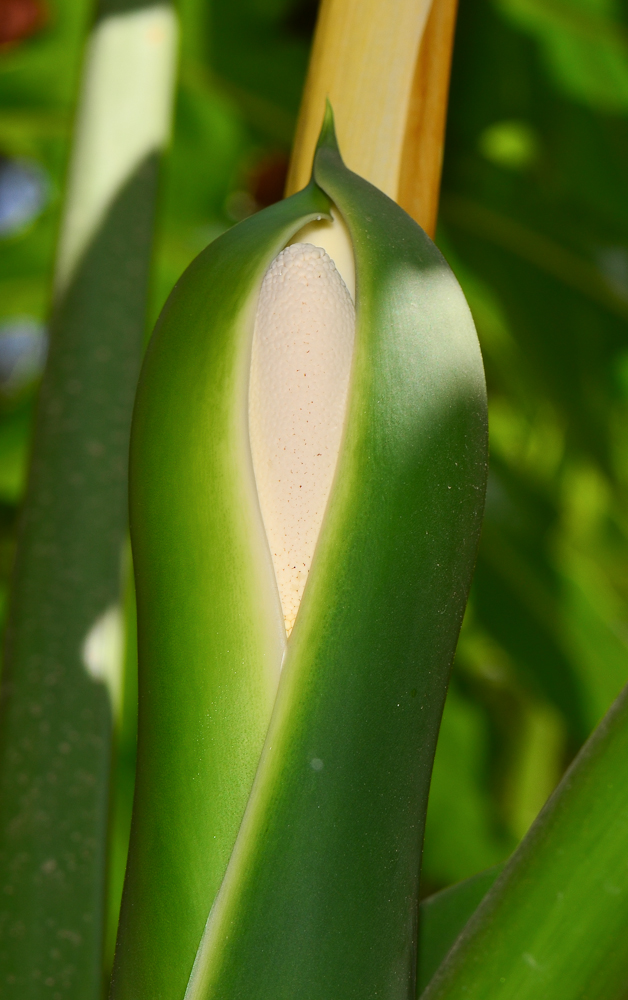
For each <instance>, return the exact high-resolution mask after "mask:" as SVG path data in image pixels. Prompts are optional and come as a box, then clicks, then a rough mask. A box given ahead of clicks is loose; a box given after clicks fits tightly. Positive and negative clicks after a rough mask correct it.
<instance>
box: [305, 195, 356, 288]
mask: <svg viewBox="0 0 628 1000" xmlns="http://www.w3.org/2000/svg"><path fill="white" fill-rule="evenodd" d="M330 214H331V222H328V221H327V220H325V219H321V220H320V221H317V222H308V224H307V226H303V229H299V231H298V233H296V235H295V236H294V237H293V238H292V240H291V241H290V242H291V244H292V243H313V244H314V246H315V247H322V248H323V250H325V251H326V253H327V254H328V255H329V256H330V257H331V259H332V260H333V262H334V264H335V265H336V270H337V271H339V272H340V277H341V278H342V280H343V281H344V283H345V285H346V286H347V289H348V291H349V295H350V296H351V298H352V299H353V301H354V302H355V260H354V257H353V247H352V246H351V237H350V236H349V230H348V229H347V226H346V224H345V221H344V219H343V218H342V216H341V214H340V212H339V211H338V209H336V208H332V209H331V213H330Z"/></svg>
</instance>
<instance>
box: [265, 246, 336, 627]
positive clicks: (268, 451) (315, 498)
mask: <svg viewBox="0 0 628 1000" xmlns="http://www.w3.org/2000/svg"><path fill="white" fill-rule="evenodd" d="M354 336H355V309H354V306H353V301H352V299H351V296H350V295H349V292H348V291H347V288H346V286H345V283H344V281H343V280H342V278H341V277H340V274H339V273H338V271H337V270H336V266H335V264H334V262H333V261H332V260H331V259H330V257H329V255H328V254H327V253H325V251H324V250H323V249H321V248H320V247H315V246H313V245H312V244H310V243H294V244H292V246H289V247H287V248H286V249H285V250H283V251H282V252H281V253H280V254H279V255H278V256H277V257H276V258H275V260H274V261H273V262H272V264H271V266H270V267H269V269H268V271H267V272H266V274H265V275H264V281H263V282H262V287H261V291H260V295H259V301H258V305H257V315H256V317H255V332H254V334H253V351H252V357H251V382H250V387H249V427H250V434H251V452H252V455H253V468H254V469H255V481H256V483H257V492H258V495H259V500H260V506H261V508H262V516H263V518H264V526H265V528H266V534H267V536H268V542H269V545H270V551H271V554H272V557H273V564H274V566H275V573H276V574H277V583H278V586H279V596H280V598H281V604H282V608H283V613H284V619H285V623H286V631H287V633H288V635H289V634H290V632H291V631H292V626H293V625H294V620H295V618H296V614H297V611H298V609H299V604H300V601H301V597H302V596H303V588H304V587H305V581H306V579H307V575H308V573H309V569H310V565H311V563H312V556H313V555H314V549H315V547H316V542H317V539H318V533H319V531H320V527H321V524H322V521H323V514H324V513H325V506H326V504H327V498H328V497H329V491H330V489H331V484H332V479H333V475H334V471H335V469H336V463H337V460H338V452H339V450H340V439H341V436H342V429H343V425H344V416H345V410H346V403H347V390H348V388H349V375H350V372H351V358H352V355H353V341H354Z"/></svg>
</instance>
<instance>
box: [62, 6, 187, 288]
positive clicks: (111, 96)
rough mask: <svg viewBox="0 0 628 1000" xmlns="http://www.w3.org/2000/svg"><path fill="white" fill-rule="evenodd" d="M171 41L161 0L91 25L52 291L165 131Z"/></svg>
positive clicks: (170, 18) (169, 12) (172, 27)
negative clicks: (93, 26)
mask: <svg viewBox="0 0 628 1000" xmlns="http://www.w3.org/2000/svg"><path fill="white" fill-rule="evenodd" d="M176 43H177V21H176V15H175V13H174V11H173V9H172V7H170V5H169V4H163V3H159V4H155V5H154V6H150V7H143V8H141V9H140V10H138V11H131V12H129V13H122V14H114V15H112V16H110V17H106V18H103V20H101V21H99V22H98V24H97V25H96V27H95V28H94V31H93V32H92V36H91V38H90V40H89V43H88V46H87V52H86V57H85V69H84V79H83V86H82V89H81V93H82V97H81V104H80V107H79V109H78V116H77V122H76V131H75V141H74V148H73V150H72V159H71V163H70V175H69V183H68V190H67V196H66V206H65V212H64V217H63V222H62V225H61V235H60V241H59V250H58V254H57V269H56V274H55V291H56V294H57V295H59V294H60V293H61V292H63V290H64V289H65V288H66V287H67V285H68V283H69V281H70V279H71V277H72V274H73V273H74V270H75V268H76V266H77V264H78V262H79V261H80V258H81V256H82V254H83V252H84V251H85V249H86V248H87V246H88V245H89V243H90V241H91V239H92V237H93V236H94V234H95V233H96V231H97V229H98V227H99V225H100V223H101V222H102V221H103V219H104V217H105V215H106V212H107V209H108V208H109V206H110V205H111V203H112V202H113V200H114V198H115V196H116V195H117V193H118V192H119V191H120V190H121V188H122V187H123V186H124V184H125V182H126V181H127V180H129V178H130V177H131V176H132V174H133V173H134V171H135V170H136V169H137V167H138V166H139V165H140V163H141V162H142V161H143V160H144V159H145V158H146V157H147V156H148V155H149V154H150V153H152V152H156V151H157V150H159V149H160V148H161V147H162V146H163V145H164V143H165V142H166V140H167V138H168V133H169V127H170V111H171V102H172V91H173V84H174V71H175V55H176Z"/></svg>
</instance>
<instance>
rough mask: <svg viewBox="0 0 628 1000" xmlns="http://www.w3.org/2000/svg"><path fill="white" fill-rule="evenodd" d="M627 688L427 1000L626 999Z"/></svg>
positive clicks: (444, 967) (442, 970) (429, 990)
mask: <svg viewBox="0 0 628 1000" xmlns="http://www.w3.org/2000/svg"><path fill="white" fill-rule="evenodd" d="M627 760H628V689H626V690H625V691H624V692H623V694H622V695H621V696H620V697H619V698H618V699H617V701H616V702H615V704H614V706H613V708H612V709H611V710H610V712H609V713H608V715H607V716H606V718H605V719H604V720H603V722H602V723H601V724H600V726H599V727H598V728H597V730H596V731H595V733H594V734H593V736H592V737H591V738H590V739H589V740H588V742H587V743H586V744H585V746H584V748H583V750H582V751H581V752H580V754H579V755H578V757H577V758H576V760H575V762H574V763H573V765H572V766H571V768H570V769H569V771H568V772H567V774H566V775H565V777H564V778H563V780H562V782H561V784H560V785H559V787H558V789H557V790H556V792H555V793H554V795H553V796H552V797H551V798H550V800H549V802H548V804H547V805H546V806H545V808H544V809H543V811H542V812H541V814H540V816H539V818H538V819H537V821H536V822H535V823H534V825H533V826H532V828H531V829H530V832H529V833H528V835H527V836H526V837H525V839H524V840H523V841H522V843H521V845H520V847H519V848H518V849H517V851H516V852H515V853H514V855H513V857H512V859H511V860H510V862H509V863H508V864H507V866H506V868H505V869H504V872H503V875H502V877H501V878H500V879H499V882H498V883H497V884H496V885H495V887H494V888H493V889H492V890H491V891H490V892H489V894H488V895H487V897H486V898H485V900H484V901H483V902H482V904H481V905H480V907H479V908H478V910H477V911H476V913H475V914H474V916H473V917H472V919H471V920H470V921H469V923H468V925H467V927H466V928H465V930H464V932H463V934H462V935H461V937H460V938H459V940H458V942H457V943H456V945H455V947H454V949H453V950H452V951H451V953H450V954H449V956H448V957H447V959H446V960H445V962H444V963H443V964H442V966H441V967H440V969H439V970H438V972H437V974H436V976H435V977H434V979H433V980H432V982H431V983H430V985H429V986H428V987H427V989H426V991H425V993H424V994H423V997H422V1000H454V998H457V997H464V998H465V1000H474V998H477V1000H480V998H485V997H487V996H490V997H491V1000H511V998H512V997H517V1000H533V998H535V1000H536V998H538V997H541V996H542V997H543V998H544V1000H581V998H582V997H587V1000H622V998H623V997H625V994H626V983H627V982H628V952H627V951H626V948H625V946H624V944H625V930H626V926H627V924H628V865H627V864H626V843H627V842H628V794H627V793H626V787H627V765H626V761H627Z"/></svg>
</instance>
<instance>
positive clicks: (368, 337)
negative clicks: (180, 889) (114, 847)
mask: <svg viewBox="0 0 628 1000" xmlns="http://www.w3.org/2000/svg"><path fill="white" fill-rule="evenodd" d="M314 178H315V180H316V182H317V183H318V184H319V185H320V187H322V188H323V189H324V190H325V191H326V193H327V194H328V195H329V197H330V198H331V199H332V200H333V202H334V203H335V205H336V207H337V208H338V209H339V210H340V212H341V213H342V215H343V216H344V219H345V221H346V223H347V225H348V227H349V231H350V234H351V238H352V242H353V248H354V252H355V258H356V275H357V296H356V298H357V301H356V307H357V326H356V346H355V356H354V368H353V373H352V382H351V387H350V391H349V403H348V413H347V423H346V429H345V437H344V440H343V443H342V446H341V452H340V457H339V464H338V468H337V472H336V478H335V482H334V486H333V488H332V493H331V497H330V501H329V505H328V509H327V512H326V515H325V520H324V522H323V526H322V530H321V536H320V539H319V542H318V546H317V550H316V553H315V556H314V561H313V564H312V568H311V570H310V575H309V578H308V582H307V584H306V588H305V592H304V595H303V600H302V604H301V608H300V610H299V614H298V616H297V620H296V623H295V626H294V630H293V632H292V635H291V637H290V640H289V642H288V648H287V654H286V659H285V663H284V668H283V672H282V677H281V682H280V686H279V692H278V696H277V702H276V705H275V709H274V712H273V718H272V721H271V725H270V728H269V732H268V736H267V739H266V743H265V747H264V752H263V755H262V759H261V762H260V767H259V769H258V772H257V776H256V780H255V784H254V787H253V792H252V794H251V798H250V800H249V804H248V807H247V812H246V814H245V818H244V821H243V824H242V827H241V829H240V832H239V835H238V840H237V842H236V847H235V850H234V853H233V855H232V858H231V861H230V863H229V867H228V869H227V874H226V877H225V879H224V882H223V885H222V887H221V891H220V894H219V896H218V898H217V901H216V904H215V906H214V909H213V912H212V914H211V916H210V918H209V920H208V924H207V927H206V931H205V935H204V940H203V942H202V944H201V948H200V949H199V954H198V957H197V962H196V965H195V970H194V974H193V977H192V980H191V982H190V985H189V987H188V991H187V993H186V998H187V1000H245V998H246V1000H295V998H298V1000H349V998H355V1000H358V998H359V1000H370V998H373V1000H375V998H376V997H377V998H382V997H385V998H386V1000H407V998H409V997H413V996H414V990H415V980H416V924H417V915H418V882H419V866H420V853H421V843H422V837H423V825H424V820H425V809H426V804H427V793H428V788H429V781H430V773H431V767H432V759H433V753H434V748H435V743H436V736H437V731H438V725H439V721H440V716H441V710H442V705H443V701H444V697H445V690H446V685H447V678H448V673H449V668H450V664H451V660H452V657H453V653H454V649H455V644H456V639H457V635H458V630H459V626H460V621H461V618H462V614H463V610H464V606H465V601H466V596H467V591H468V587H469V583H470V578H471V572H472V568H473V563H474V559H475V553H476V548H477V542H478V536H479V529H480V520H481V513H482V509H483V501H484V489H485V478H486V438H487V434H486V400H485V386H484V377H483V370H482V362H481V357H480V351H479V347H478V344H477V338H476V335H475V330H474V327H473V322H472V320H471V316H470V314H469V311H468V308H467V305H466V303H465V301H464V297H463V295H462V292H461V291H460V288H459V286H458V284H457V282H456V280H455V278H454V276H453V274H452V273H451V271H450V269H449V267H448V266H447V264H446V262H445V261H444V259H443V258H442V256H441V254H440V253H439V252H438V250H437V249H436V247H435V246H434V245H433V244H432V243H431V241H430V240H429V239H428V237H427V236H426V235H425V234H424V233H423V231H422V230H421V229H419V227H418V226H417V225H416V224H415V223H414V222H413V221H412V220H411V219H410V218H409V217H408V216H407V215H406V214H405V213H404V212H403V211H402V210H401V209H400V208H399V207H398V206H397V205H395V204H394V203H393V202H392V201H390V200H389V199H388V198H387V197H386V196H384V195H383V194H382V193H381V192H379V191H378V190H376V189H375V188H373V187H372V186H371V185H369V184H367V183H366V182H365V181H363V180H362V179H361V178H359V177H357V176H356V175H355V174H352V173H351V172H350V171H348V170H347V169H346V168H345V167H344V165H343V163H342V160H341V159H340V156H339V153H338V150H337V147H336V145H335V139H334V136H333V125H332V122H331V117H330V115H328V118H327V121H326V125H325V127H324V130H323V134H322V137H321V141H320V143H319V149H318V152H317V155H316V159H315V165H314Z"/></svg>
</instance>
